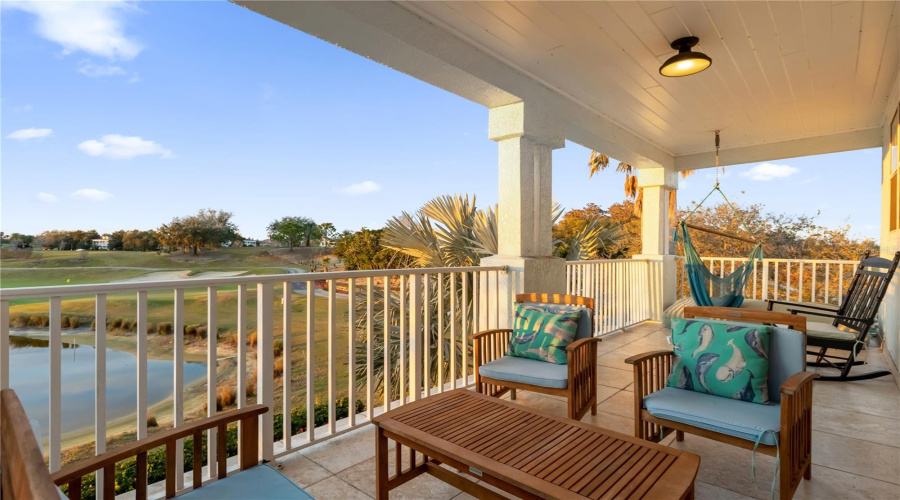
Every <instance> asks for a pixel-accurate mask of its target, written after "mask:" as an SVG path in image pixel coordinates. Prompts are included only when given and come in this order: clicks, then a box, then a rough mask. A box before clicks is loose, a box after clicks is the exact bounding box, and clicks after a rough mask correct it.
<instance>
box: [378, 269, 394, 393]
mask: <svg viewBox="0 0 900 500" xmlns="http://www.w3.org/2000/svg"><path fill="white" fill-rule="evenodd" d="M383 288H384V292H383V293H384V300H383V306H384V321H383V322H382V325H383V326H384V332H382V333H383V334H384V349H383V350H382V364H383V367H384V379H383V380H384V381H383V382H382V386H381V388H382V390H381V392H382V393H384V411H388V410H390V409H391V358H393V356H392V355H391V350H392V348H391V278H390V276H385V277H384V283H383Z"/></svg>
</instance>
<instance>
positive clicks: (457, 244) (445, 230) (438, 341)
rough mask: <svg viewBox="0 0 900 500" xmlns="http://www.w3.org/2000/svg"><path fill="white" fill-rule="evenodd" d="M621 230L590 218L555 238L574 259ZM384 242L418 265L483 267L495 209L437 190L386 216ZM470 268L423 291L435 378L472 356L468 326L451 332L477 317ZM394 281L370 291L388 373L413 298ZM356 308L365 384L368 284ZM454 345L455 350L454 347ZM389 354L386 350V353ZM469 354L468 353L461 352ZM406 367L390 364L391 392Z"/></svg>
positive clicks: (493, 249)
mask: <svg viewBox="0 0 900 500" xmlns="http://www.w3.org/2000/svg"><path fill="white" fill-rule="evenodd" d="M562 212H563V208H562V207H561V206H560V205H559V204H556V203H554V206H553V222H554V223H556V220H557V219H558V218H559V217H560V216H561V215H562ZM621 237H622V234H621V232H620V231H619V230H618V228H615V227H613V226H611V225H607V224H604V223H603V222H602V221H601V220H600V219H597V220H593V221H589V223H588V224H586V225H585V226H584V227H583V228H582V229H581V230H580V231H578V232H577V234H576V235H574V236H573V237H572V238H571V239H570V240H569V241H555V242H554V246H555V249H556V253H557V254H560V253H564V254H565V256H566V258H567V259H569V260H577V259H587V258H591V257H593V256H594V255H596V253H597V251H598V249H600V248H603V247H605V246H609V245H614V244H615V243H616V242H617V241H618V239H620V238H621ZM382 245H384V246H386V247H388V248H390V249H393V250H396V251H398V252H401V253H403V254H405V255H408V256H409V257H410V258H411V259H412V261H413V266H414V267H468V266H478V265H479V264H480V262H481V258H482V257H485V256H488V255H494V254H496V253H497V210H496V208H494V207H489V208H487V209H484V210H479V209H478V208H476V206H475V198H474V197H469V196H468V195H466V196H459V195H455V196H449V195H448V196H440V197H438V198H435V199H433V200H431V201H429V202H427V203H426V204H425V205H424V206H422V208H420V209H419V210H418V211H416V212H415V213H407V212H403V213H402V214H401V215H400V216H398V217H394V218H392V219H391V220H389V221H388V222H387V225H386V226H385V229H384V233H383V236H382ZM464 275H465V273H454V274H453V275H452V277H451V275H448V274H445V275H444V276H443V278H442V279H441V282H440V284H439V283H438V282H437V280H436V279H432V280H431V285H430V286H429V289H428V290H425V291H424V300H425V301H428V303H429V306H430V307H429V309H428V310H429V311H430V315H431V318H429V321H426V324H428V325H430V330H429V331H428V332H426V335H427V336H428V340H429V342H428V345H429V346H430V349H431V352H429V353H428V356H427V359H428V360H429V366H427V367H425V368H426V369H427V370H429V373H430V376H431V380H437V379H438V374H439V372H441V371H443V373H442V375H443V379H444V380H449V378H450V366H451V363H455V364H456V365H455V366H461V365H462V363H464V362H466V361H465V360H470V359H471V354H470V352H471V346H470V344H469V342H468V341H467V340H466V338H465V335H466V334H468V333H469V332H463V331H462V330H461V329H458V330H457V331H459V332H461V333H460V334H459V335H458V338H455V339H451V338H450V332H451V326H450V325H451V324H456V325H462V324H463V319H465V321H466V323H467V324H469V325H471V324H473V313H472V311H473V307H472V306H473V300H474V297H473V295H474V294H473V282H472V281H473V280H471V279H469V276H468V275H466V276H464ZM399 285H400V283H398V282H397V280H394V281H393V282H390V283H389V284H388V288H389V291H388V292H387V293H385V290H384V287H379V289H378V290H375V291H374V293H373V300H374V303H373V317H372V321H373V327H374V331H375V332H379V333H380V334H379V335H376V338H375V339H373V341H374V343H375V345H374V346H373V348H374V356H373V360H372V363H373V370H374V372H375V373H384V360H385V359H387V360H390V362H391V366H392V367H394V366H397V365H398V360H399V359H400V354H401V349H405V346H402V345H401V342H400V330H401V329H400V324H401V317H400V304H401V301H407V302H406V303H408V300H409V293H410V292H409V287H401V286H399ZM454 295H455V299H456V304H458V307H457V308H456V310H450V308H449V307H446V308H444V317H442V318H441V317H439V316H438V309H439V308H438V301H440V300H443V301H444V302H443V304H445V305H447V304H449V300H448V298H449V297H451V296H454ZM386 300H387V303H388V305H389V308H388V309H389V313H388V316H387V317H386V316H385V311H384V304H385V301H386ZM356 304H357V310H356V318H358V319H357V325H356V328H357V336H358V340H359V342H358V343H357V358H356V359H358V360H359V362H358V364H357V366H356V371H357V380H359V381H360V384H364V383H365V379H366V377H365V373H366V369H367V368H366V362H367V359H366V352H365V350H366V327H367V324H368V318H367V317H366V309H367V308H366V296H365V291H364V290H359V291H358V296H357V300H356ZM385 324H387V325H388V328H389V331H390V334H389V343H388V344H389V345H388V346H387V347H385V342H384V335H383V332H384V328H385ZM453 344H455V349H451V348H452V346H453ZM439 349H440V350H441V352H442V353H443V357H442V358H443V359H444V360H445V363H444V364H443V366H440V365H439V363H438V356H437V353H438V350H439ZM451 352H455V353H456V359H452V360H451V359H450V353H451ZM385 354H386V356H385ZM464 354H465V355H466V357H463V355H464ZM405 376H406V374H403V373H401V372H400V370H397V369H392V370H391V385H392V388H391V393H392V394H397V391H398V390H399V387H400V382H401V377H405ZM383 382H384V378H383V377H377V380H376V382H375V383H376V384H377V385H376V387H375V388H374V389H375V390H376V391H378V392H381V391H382V389H383Z"/></svg>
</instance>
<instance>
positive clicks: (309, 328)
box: [306, 280, 316, 443]
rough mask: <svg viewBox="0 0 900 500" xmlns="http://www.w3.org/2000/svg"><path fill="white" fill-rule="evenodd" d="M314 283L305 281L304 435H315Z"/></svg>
mask: <svg viewBox="0 0 900 500" xmlns="http://www.w3.org/2000/svg"><path fill="white" fill-rule="evenodd" d="M315 354H316V283H315V282H314V281H312V280H309V281H307V282H306V436H307V439H308V441H309V442H310V443H312V442H313V441H315V437H316V365H315V359H316V356H315Z"/></svg>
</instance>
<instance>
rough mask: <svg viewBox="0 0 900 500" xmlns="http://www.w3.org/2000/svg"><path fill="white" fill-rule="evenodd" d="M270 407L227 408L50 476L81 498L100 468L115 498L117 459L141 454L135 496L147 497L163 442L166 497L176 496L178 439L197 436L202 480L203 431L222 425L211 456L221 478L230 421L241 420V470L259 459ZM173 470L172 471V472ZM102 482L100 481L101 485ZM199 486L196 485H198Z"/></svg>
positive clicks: (198, 477)
mask: <svg viewBox="0 0 900 500" xmlns="http://www.w3.org/2000/svg"><path fill="white" fill-rule="evenodd" d="M266 411H268V407H267V406H265V405H260V404H256V405H250V406H246V407H244V408H241V409H237V410H230V411H225V412H222V413H219V414H216V415H214V416H212V417H208V418H204V419H202V420H198V421H196V422H191V423H189V424H186V425H182V426H180V427H175V428H172V429H168V430H165V431H162V432H159V433H157V434H154V435H152V436H150V437H147V438H144V439H140V440H138V441H135V442H133V443H129V444H126V445H124V446H122V447H119V448H116V449H114V450H111V451H107V452H105V453H101V454H99V455H97V456H94V457H91V458H88V459H85V460H81V461H79V462H75V463H73V464H69V465H67V466H65V467H63V468H62V469H60V470H58V471H56V472H54V473H53V474H51V475H50V478H51V479H52V480H53V482H54V483H56V484H57V485H59V486H62V485H64V484H68V485H69V493H68V495H69V498H71V499H77V498H81V480H82V478H83V477H84V476H86V475H87V474H90V473H91V472H94V471H97V470H101V469H102V470H104V471H105V472H104V474H103V480H104V483H105V484H103V485H102V487H103V492H104V496H107V497H109V498H112V497H113V496H115V479H116V476H115V467H116V463H117V462H121V461H122V460H125V459H128V458H131V457H137V464H138V467H137V481H136V484H135V490H136V491H135V496H136V498H138V499H144V498H146V497H147V466H146V464H147V453H148V452H149V451H150V450H153V449H154V448H158V447H160V446H165V447H166V497H167V498H171V497H174V496H175V493H176V492H175V475H176V474H177V473H179V472H180V471H176V470H175V450H176V447H175V443H176V441H177V440H179V439H183V438H186V437H188V436H193V439H194V455H193V456H194V484H195V485H197V484H201V483H202V479H201V470H202V468H203V464H202V462H201V459H202V457H201V449H202V448H201V436H202V433H203V431H206V430H208V429H218V431H219V432H218V435H217V436H216V437H217V439H218V440H219V441H218V443H219V446H218V449H217V450H216V452H217V453H216V455H217V456H216V457H209V461H212V460H216V461H217V462H218V466H219V471H218V479H222V478H224V477H225V475H226V472H227V465H226V464H227V462H226V460H227V458H228V457H227V447H226V446H225V438H226V436H227V431H226V429H227V427H226V426H227V425H228V424H230V423H233V422H241V425H242V427H241V431H240V435H239V436H238V440H239V441H240V444H239V449H240V450H242V451H241V453H240V456H239V462H240V466H241V470H244V469H248V468H250V467H253V466H255V465H257V464H258V463H259V456H258V454H257V442H258V441H257V440H258V435H257V433H258V428H259V427H258V426H259V419H258V418H257V417H259V415H262V414H263V413H265V412H266ZM170 472H171V474H170ZM100 486H101V485H97V489H98V490H99V489H100ZM197 487H198V486H195V488H197Z"/></svg>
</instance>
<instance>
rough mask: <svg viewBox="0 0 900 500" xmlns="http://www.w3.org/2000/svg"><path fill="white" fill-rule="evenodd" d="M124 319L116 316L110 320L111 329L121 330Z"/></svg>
mask: <svg viewBox="0 0 900 500" xmlns="http://www.w3.org/2000/svg"><path fill="white" fill-rule="evenodd" d="M124 324H125V320H124V319H122V318H116V319H114V320H112V324H111V325H110V326H111V327H112V329H113V330H121V329H123V328H124Z"/></svg>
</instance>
